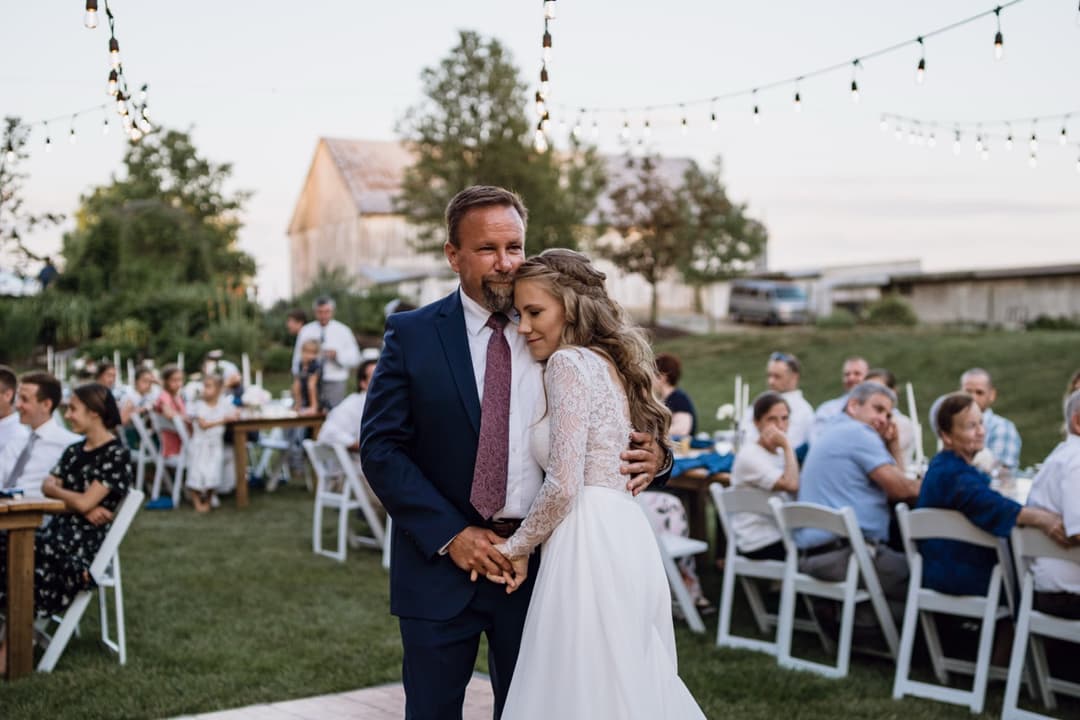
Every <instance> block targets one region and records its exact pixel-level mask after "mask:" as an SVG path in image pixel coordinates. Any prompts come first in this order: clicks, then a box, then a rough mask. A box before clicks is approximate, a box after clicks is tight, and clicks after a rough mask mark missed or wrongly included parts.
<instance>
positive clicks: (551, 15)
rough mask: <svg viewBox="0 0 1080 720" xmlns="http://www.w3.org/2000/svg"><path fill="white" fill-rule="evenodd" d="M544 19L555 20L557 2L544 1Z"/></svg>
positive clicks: (551, 0) (552, 0) (553, 0)
mask: <svg viewBox="0 0 1080 720" xmlns="http://www.w3.org/2000/svg"><path fill="white" fill-rule="evenodd" d="M544 19H545V20H554V19H555V0H544Z"/></svg>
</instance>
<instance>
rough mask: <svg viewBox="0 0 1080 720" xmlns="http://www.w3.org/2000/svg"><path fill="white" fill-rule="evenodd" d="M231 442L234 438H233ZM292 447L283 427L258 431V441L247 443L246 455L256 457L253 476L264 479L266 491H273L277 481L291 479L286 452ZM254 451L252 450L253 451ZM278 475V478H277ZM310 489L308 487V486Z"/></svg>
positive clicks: (234, 440)
mask: <svg viewBox="0 0 1080 720" xmlns="http://www.w3.org/2000/svg"><path fill="white" fill-rule="evenodd" d="M233 442H236V439H235V438H233ZM291 447H292V443H291V442H290V440H289V436H288V433H287V432H286V431H285V430H284V429H283V428H274V429H272V430H271V431H270V432H268V433H267V432H261V433H259V440H258V442H254V443H251V442H249V443H248V455H249V457H251V458H252V459H255V458H256V457H257V458H258V460H257V461H255V462H254V466H255V473H254V474H255V476H256V477H261V478H264V479H265V480H266V489H267V491H268V492H273V491H274V490H275V489H276V488H277V486H278V482H281V481H284V482H289V481H290V480H292V474H291V472H290V471H289V463H288V462H287V455H286V454H287V453H288V451H289V448H291ZM253 451H254V452H253ZM275 454H277V456H278V457H279V458H280V462H279V463H278V467H277V468H276V469H274V470H273V472H271V462H272V461H273V459H274V455H275ZM279 477H280V480H278V478H279ZM308 489H309V490H310V489H311V488H310V487H309V488H308Z"/></svg>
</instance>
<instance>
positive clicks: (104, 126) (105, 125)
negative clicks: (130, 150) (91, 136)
mask: <svg viewBox="0 0 1080 720" xmlns="http://www.w3.org/2000/svg"><path fill="white" fill-rule="evenodd" d="M101 134H102V135H108V134H109V116H108V115H106V116H105V122H104V123H102V124H101Z"/></svg>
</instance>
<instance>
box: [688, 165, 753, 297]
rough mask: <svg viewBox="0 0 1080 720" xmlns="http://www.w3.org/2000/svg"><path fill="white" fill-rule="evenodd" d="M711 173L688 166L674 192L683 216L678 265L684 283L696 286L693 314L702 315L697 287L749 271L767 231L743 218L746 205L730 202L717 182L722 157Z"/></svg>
mask: <svg viewBox="0 0 1080 720" xmlns="http://www.w3.org/2000/svg"><path fill="white" fill-rule="evenodd" d="M714 167H715V172H712V173H708V172H705V171H703V170H702V169H701V168H700V167H698V165H697V163H692V164H691V165H690V167H689V168H688V169H687V170H686V174H685V175H684V176H683V186H682V188H681V189H680V191H679V193H678V198H679V204H680V206H681V209H682V216H683V228H682V234H683V243H682V244H683V246H684V247H685V248H686V249H687V252H686V253H685V254H684V255H683V257H682V258H681V259H680V262H679V268H678V269H679V272H680V274H681V275H682V278H683V280H684V281H685V282H686V283H687V284H689V285H691V286H693V287H694V291H695V292H694V303H695V305H696V306H697V307H696V308H695V309H696V310H698V311H700V310H701V288H702V287H703V286H705V285H708V284H709V283H713V282H716V281H718V280H726V279H728V278H731V277H734V276H736V275H739V274H741V273H743V272H745V271H746V270H748V269H750V268H751V267H753V265H754V262H755V261H756V260H758V258H760V257H761V254H762V253H763V252H764V251H765V246H766V243H767V242H768V238H769V233H768V231H767V230H766V229H765V226H764V225H763V224H762V223H761V222H759V221H757V220H754V219H753V218H750V217H747V215H746V205H745V204H735V203H732V202H731V200H730V199H728V195H727V188H726V187H724V183H723V182H721V180H720V170H721V167H722V165H721V162H720V158H719V157H718V158H716V160H715V161H714Z"/></svg>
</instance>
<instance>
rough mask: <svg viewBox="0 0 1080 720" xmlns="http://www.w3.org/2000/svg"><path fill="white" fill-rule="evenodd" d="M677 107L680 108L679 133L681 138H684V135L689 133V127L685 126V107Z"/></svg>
mask: <svg viewBox="0 0 1080 720" xmlns="http://www.w3.org/2000/svg"><path fill="white" fill-rule="evenodd" d="M679 107H680V108H682V121H681V122H680V123H679V132H681V133H682V135H683V137H686V133H688V132H690V126H689V125H687V124H686V107H685V106H683V105H680V106H679Z"/></svg>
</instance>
